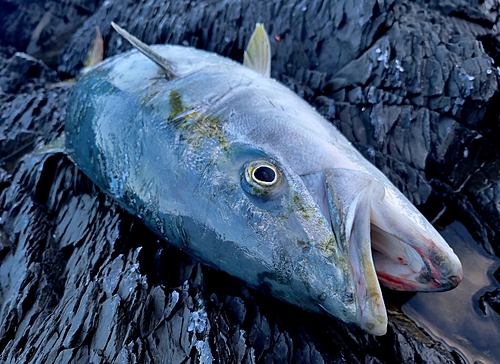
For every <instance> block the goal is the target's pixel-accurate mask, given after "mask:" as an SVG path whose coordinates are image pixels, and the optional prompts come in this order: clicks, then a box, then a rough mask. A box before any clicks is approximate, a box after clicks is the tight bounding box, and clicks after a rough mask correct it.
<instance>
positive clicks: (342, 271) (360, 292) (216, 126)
mask: <svg viewBox="0 0 500 364" xmlns="http://www.w3.org/2000/svg"><path fill="white" fill-rule="evenodd" d="M112 26H113V28H114V29H115V30H116V31H117V32H118V33H119V34H120V35H121V36H122V37H124V38H125V39H126V40H127V41H129V42H130V43H131V44H132V45H133V47H134V49H133V50H131V51H128V52H125V53H122V54H119V55H116V56H114V57H111V58H108V59H106V60H104V61H102V62H101V63H99V64H98V65H96V66H94V67H92V68H91V69H89V70H87V71H86V72H85V73H84V74H82V75H81V76H80V77H79V79H78V80H77V82H76V83H75V85H74V87H73V89H72V92H71V94H70V96H69V100H68V104H67V112H66V119H65V149H66V153H67V154H68V156H69V158H70V159H71V160H72V161H73V162H74V163H75V164H76V165H77V166H78V167H79V169H81V170H82V171H83V172H84V173H85V174H86V175H87V176H88V177H89V178H90V179H91V180H92V181H93V182H94V183H95V184H96V185H97V186H98V187H99V188H100V189H101V190H102V191H104V192H105V193H107V194H108V195H110V196H111V197H112V198H113V199H114V200H115V201H116V202H117V203H118V204H119V205H121V206H122V207H123V208H124V209H125V210H127V211H128V212H129V213H131V214H133V215H134V216H136V217H137V218H139V219H140V220H141V221H142V222H143V223H144V224H145V225H146V226H148V227H149V228H150V229H151V230H152V231H154V232H155V233H156V234H157V235H159V236H161V237H163V238H165V239H166V240H167V241H168V242H169V243H170V244H172V245H174V246H176V247H178V248H179V249H181V250H183V251H185V252H186V253H188V254H190V255H192V256H194V257H195V258H197V259H199V260H200V261H202V262H204V263H205V264H206V265H208V266H211V267H213V268H216V269H219V270H222V271H225V272H227V273H229V274H230V275H232V276H234V277H237V278H239V279H241V280H243V281H244V282H246V284H248V285H249V286H250V287H253V288H255V289H257V290H259V291H261V292H264V293H266V294H269V295H271V296H273V297H276V298H278V299H280V300H282V301H284V302H287V303H289V304H292V305H295V306H298V307H300V308H302V309H304V310H307V311H312V312H317V313H320V314H323V315H327V316H329V317H334V318H337V319H340V320H342V321H344V322H346V323H349V324H355V325H357V326H359V327H360V328H362V329H363V330H365V331H366V332H367V333H369V334H373V335H384V334H385V333H386V332H387V312H386V308H385V304H384V300H383V296H382V291H381V285H383V286H385V287H388V288H390V289H395V290H403V291H444V290H449V289H452V288H454V287H456V286H457V285H458V284H459V283H460V281H461V279H462V267H461V264H460V261H459V259H458V258H457V256H456V255H455V254H454V252H453V250H452V249H451V248H450V246H449V245H448V244H447V243H446V242H445V241H444V239H443V238H442V237H441V235H440V234H439V233H438V232H437V231H436V230H435V229H434V227H433V226H432V225H431V224H430V223H429V222H428V221H427V220H426V219H425V217H424V216H423V215H422V214H421V213H420V212H419V211H418V210H417V209H416V208H415V207H414V206H413V205H412V204H411V203H410V202H409V201H408V200H407V199H406V198H405V197H404V195H403V194H402V193H401V192H400V191H399V190H398V189H397V188H396V187H395V186H394V185H393V184H392V183H391V182H390V181H389V180H388V179H387V177H386V176H385V175H384V174H383V173H382V172H380V171H379V170H378V169H377V168H376V167H375V166H373V165H372V164H371V163H370V162H368V161H367V160H366V159H365V158H364V157H363V156H362V155H361V154H360V153H359V152H358V151H357V150H356V149H355V148H354V147H353V146H352V145H351V143H350V142H349V141H348V140H347V139H346V138H345V137H344V136H343V135H342V134H341V133H340V132H339V131H338V130H337V129H336V128H335V127H334V126H333V125H332V124H331V123H330V122H329V121H327V120H326V119H325V118H324V117H323V116H321V115H320V114H319V113H318V112H316V111H315V110H314V109H313V107H311V105H309V104H308V103H307V102H306V101H304V100H303V99H301V98H300V97H299V96H298V95H296V94H295V93H294V92H292V91H291V90H290V89H288V88H287V87H285V86H283V85H282V84H280V83H279V82H278V81H276V80H274V79H272V78H271V77H270V74H271V49H270V42H269V38H268V35H267V33H266V31H265V28H264V26H263V25H262V24H257V25H256V28H255V31H254V33H253V34H252V36H251V38H250V41H249V44H248V46H247V49H246V51H245V54H244V62H243V64H241V63H238V62H235V61H233V60H231V59H228V58H226V57H223V56H220V55H217V54H215V53H212V52H208V51H204V50H200V49H195V48H192V47H186V46H180V45H168V44H167V45H146V44H144V43H143V42H141V41H140V40H139V39H137V38H135V37H134V36H132V35H131V34H129V33H128V32H127V31H126V30H124V29H123V28H121V27H119V26H118V25H116V24H115V23H112Z"/></svg>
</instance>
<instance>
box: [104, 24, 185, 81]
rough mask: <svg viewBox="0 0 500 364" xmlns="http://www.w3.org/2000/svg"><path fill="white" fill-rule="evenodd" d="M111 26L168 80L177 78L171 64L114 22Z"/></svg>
mask: <svg viewBox="0 0 500 364" xmlns="http://www.w3.org/2000/svg"><path fill="white" fill-rule="evenodd" d="M111 26H112V27H113V28H114V29H115V30H116V31H117V32H118V34H120V35H121V36H122V37H123V38H125V39H126V40H127V41H128V42H129V43H130V44H132V46H134V48H136V49H137V50H138V51H140V52H141V53H142V54H144V55H145V56H146V57H148V58H149V59H150V60H152V61H153V62H154V63H156V64H157V65H158V66H159V67H160V68H161V69H162V70H163V72H165V74H166V75H167V77H168V78H169V79H174V78H177V75H176V74H175V72H174V67H173V66H172V63H171V62H170V61H169V60H168V59H166V58H165V57H163V56H162V55H160V54H159V53H157V52H155V51H154V50H153V49H152V48H151V47H150V46H148V45H147V44H145V43H143V42H141V41H140V40H139V39H137V38H136V37H134V36H133V35H132V34H130V33H129V32H127V31H126V30H125V29H123V28H122V27H120V26H118V25H117V24H116V23H115V22H111Z"/></svg>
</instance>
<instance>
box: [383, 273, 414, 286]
mask: <svg viewBox="0 0 500 364" xmlns="http://www.w3.org/2000/svg"><path fill="white" fill-rule="evenodd" d="M377 277H378V279H379V280H380V281H381V282H382V283H384V284H385V285H386V286H387V287H389V288H391V289H399V290H402V291H412V290H413V289H414V287H413V286H412V285H410V284H408V283H406V282H404V281H402V280H401V279H398V278H397V277H394V276H391V275H388V274H384V273H381V272H377Z"/></svg>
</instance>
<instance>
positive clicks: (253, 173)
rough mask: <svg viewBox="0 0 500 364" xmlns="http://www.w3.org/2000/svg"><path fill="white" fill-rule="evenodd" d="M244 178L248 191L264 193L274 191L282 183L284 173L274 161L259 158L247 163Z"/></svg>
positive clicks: (257, 193) (258, 193)
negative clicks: (282, 173)
mask: <svg viewBox="0 0 500 364" xmlns="http://www.w3.org/2000/svg"><path fill="white" fill-rule="evenodd" d="M244 180H245V181H244V182H246V183H244V185H245V187H246V189H247V191H248V192H250V193H252V194H256V195H262V194H267V193H269V192H271V191H272V190H273V191H274V190H275V189H276V187H278V186H279V185H280V184H281V180H282V175H281V172H280V171H279V169H278V168H277V167H276V166H275V165H274V164H273V163H271V162H269V161H267V160H264V159H259V160H255V161H252V162H249V163H247V164H246V165H245V172H244Z"/></svg>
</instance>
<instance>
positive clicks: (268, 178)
mask: <svg viewBox="0 0 500 364" xmlns="http://www.w3.org/2000/svg"><path fill="white" fill-rule="evenodd" d="M252 178H253V180H254V181H255V182H257V183H259V184H261V185H263V186H270V185H273V184H274V183H276V181H277V173H276V169H274V166H270V165H261V166H257V167H255V168H254V170H253V171H252Z"/></svg>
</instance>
